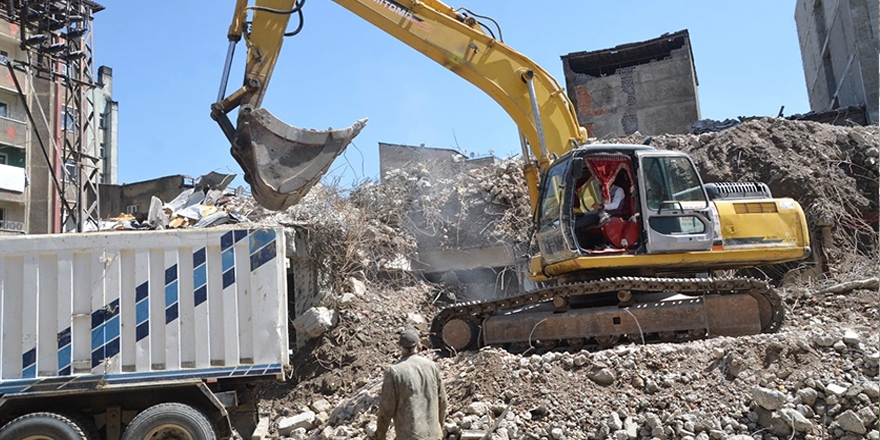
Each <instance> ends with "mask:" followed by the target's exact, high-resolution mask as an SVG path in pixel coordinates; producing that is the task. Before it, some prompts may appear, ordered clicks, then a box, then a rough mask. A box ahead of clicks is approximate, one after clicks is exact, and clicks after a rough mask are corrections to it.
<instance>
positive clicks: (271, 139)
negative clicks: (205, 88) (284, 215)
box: [231, 108, 367, 211]
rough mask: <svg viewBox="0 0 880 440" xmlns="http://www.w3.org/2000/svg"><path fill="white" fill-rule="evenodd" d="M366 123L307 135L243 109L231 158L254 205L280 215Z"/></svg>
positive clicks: (263, 112) (265, 113)
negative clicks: (243, 174) (249, 191)
mask: <svg viewBox="0 0 880 440" xmlns="http://www.w3.org/2000/svg"><path fill="white" fill-rule="evenodd" d="M366 123H367V120H366V119H361V120H358V121H356V122H355V123H354V124H352V125H351V126H350V127H348V128H345V129H341V130H333V129H329V130H323V131H319V130H305V129H302V128H297V127H293V126H291V125H288V124H286V123H285V122H284V121H282V120H280V119H278V118H276V117H275V116H274V115H272V114H271V113H270V112H269V111H268V110H266V109H263V108H259V109H251V108H242V109H241V111H240V114H239V117H238V131H237V133H236V137H235V142H233V146H232V149H231V153H232V156H233V157H234V158H235V160H236V161H237V162H238V164H239V165H240V166H241V167H242V169H243V170H244V172H245V181H247V182H248V183H249V184H250V186H251V193H252V194H253V196H254V199H256V201H257V203H259V204H260V205H261V206H263V207H264V208H266V209H271V210H273V211H278V210H282V209H284V208H287V207H288V206H291V205H294V204H296V203H297V202H299V201H300V199H302V198H303V197H304V196H305V195H306V193H308V191H309V189H311V188H312V186H314V185H315V184H316V183H318V181H320V180H321V177H322V176H323V175H324V173H326V172H327V169H328V168H329V167H330V164H331V163H332V162H333V160H334V159H336V157H337V156H339V154H341V153H342V151H343V150H345V147H347V146H348V144H349V143H350V142H351V140H352V139H354V137H355V136H357V135H358V133H360V131H361V130H362V129H363V128H364V126H365V125H366Z"/></svg>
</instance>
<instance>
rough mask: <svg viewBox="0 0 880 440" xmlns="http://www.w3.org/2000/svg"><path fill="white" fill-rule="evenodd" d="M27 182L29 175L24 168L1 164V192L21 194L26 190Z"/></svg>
mask: <svg viewBox="0 0 880 440" xmlns="http://www.w3.org/2000/svg"><path fill="white" fill-rule="evenodd" d="M26 183H27V177H26V174H25V171H24V168H19V167H14V166H11V165H0V193H9V192H11V193H17V194H21V193H23V192H24V187H25V185H26Z"/></svg>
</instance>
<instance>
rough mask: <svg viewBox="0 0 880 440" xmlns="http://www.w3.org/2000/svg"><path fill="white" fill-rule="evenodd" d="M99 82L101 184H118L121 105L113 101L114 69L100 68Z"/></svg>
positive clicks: (98, 140) (98, 113) (97, 95)
mask: <svg viewBox="0 0 880 440" xmlns="http://www.w3.org/2000/svg"><path fill="white" fill-rule="evenodd" d="M97 82H98V84H97V87H95V89H94V93H95V98H94V103H95V115H96V117H97V118H98V120H97V121H96V124H98V130H97V136H98V139H97V142H96V144H97V148H98V152H97V154H98V157H99V158H100V159H101V160H100V167H101V183H116V182H118V180H119V142H118V133H119V103H117V102H116V101H114V100H113V69H111V68H110V67H107V66H101V67H99V68H98V78H97Z"/></svg>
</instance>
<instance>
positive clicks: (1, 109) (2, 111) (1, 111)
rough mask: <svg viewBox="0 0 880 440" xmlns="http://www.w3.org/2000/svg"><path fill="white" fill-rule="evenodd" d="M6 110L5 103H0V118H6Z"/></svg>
mask: <svg viewBox="0 0 880 440" xmlns="http://www.w3.org/2000/svg"><path fill="white" fill-rule="evenodd" d="M7 109H8V106H7V105H6V103H5V102H0V118H5V117H6V114H7V113H6V110H7Z"/></svg>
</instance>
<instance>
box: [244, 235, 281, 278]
mask: <svg viewBox="0 0 880 440" xmlns="http://www.w3.org/2000/svg"><path fill="white" fill-rule="evenodd" d="M249 244H250V253H251V272H253V271H255V270H257V268H259V267H260V266H262V265H264V264H266V263H268V262H269V261H272V260H273V259H274V258H275V255H276V250H275V231H273V230H271V229H260V230H256V231H254V233H253V234H251V236H250V243H249Z"/></svg>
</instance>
